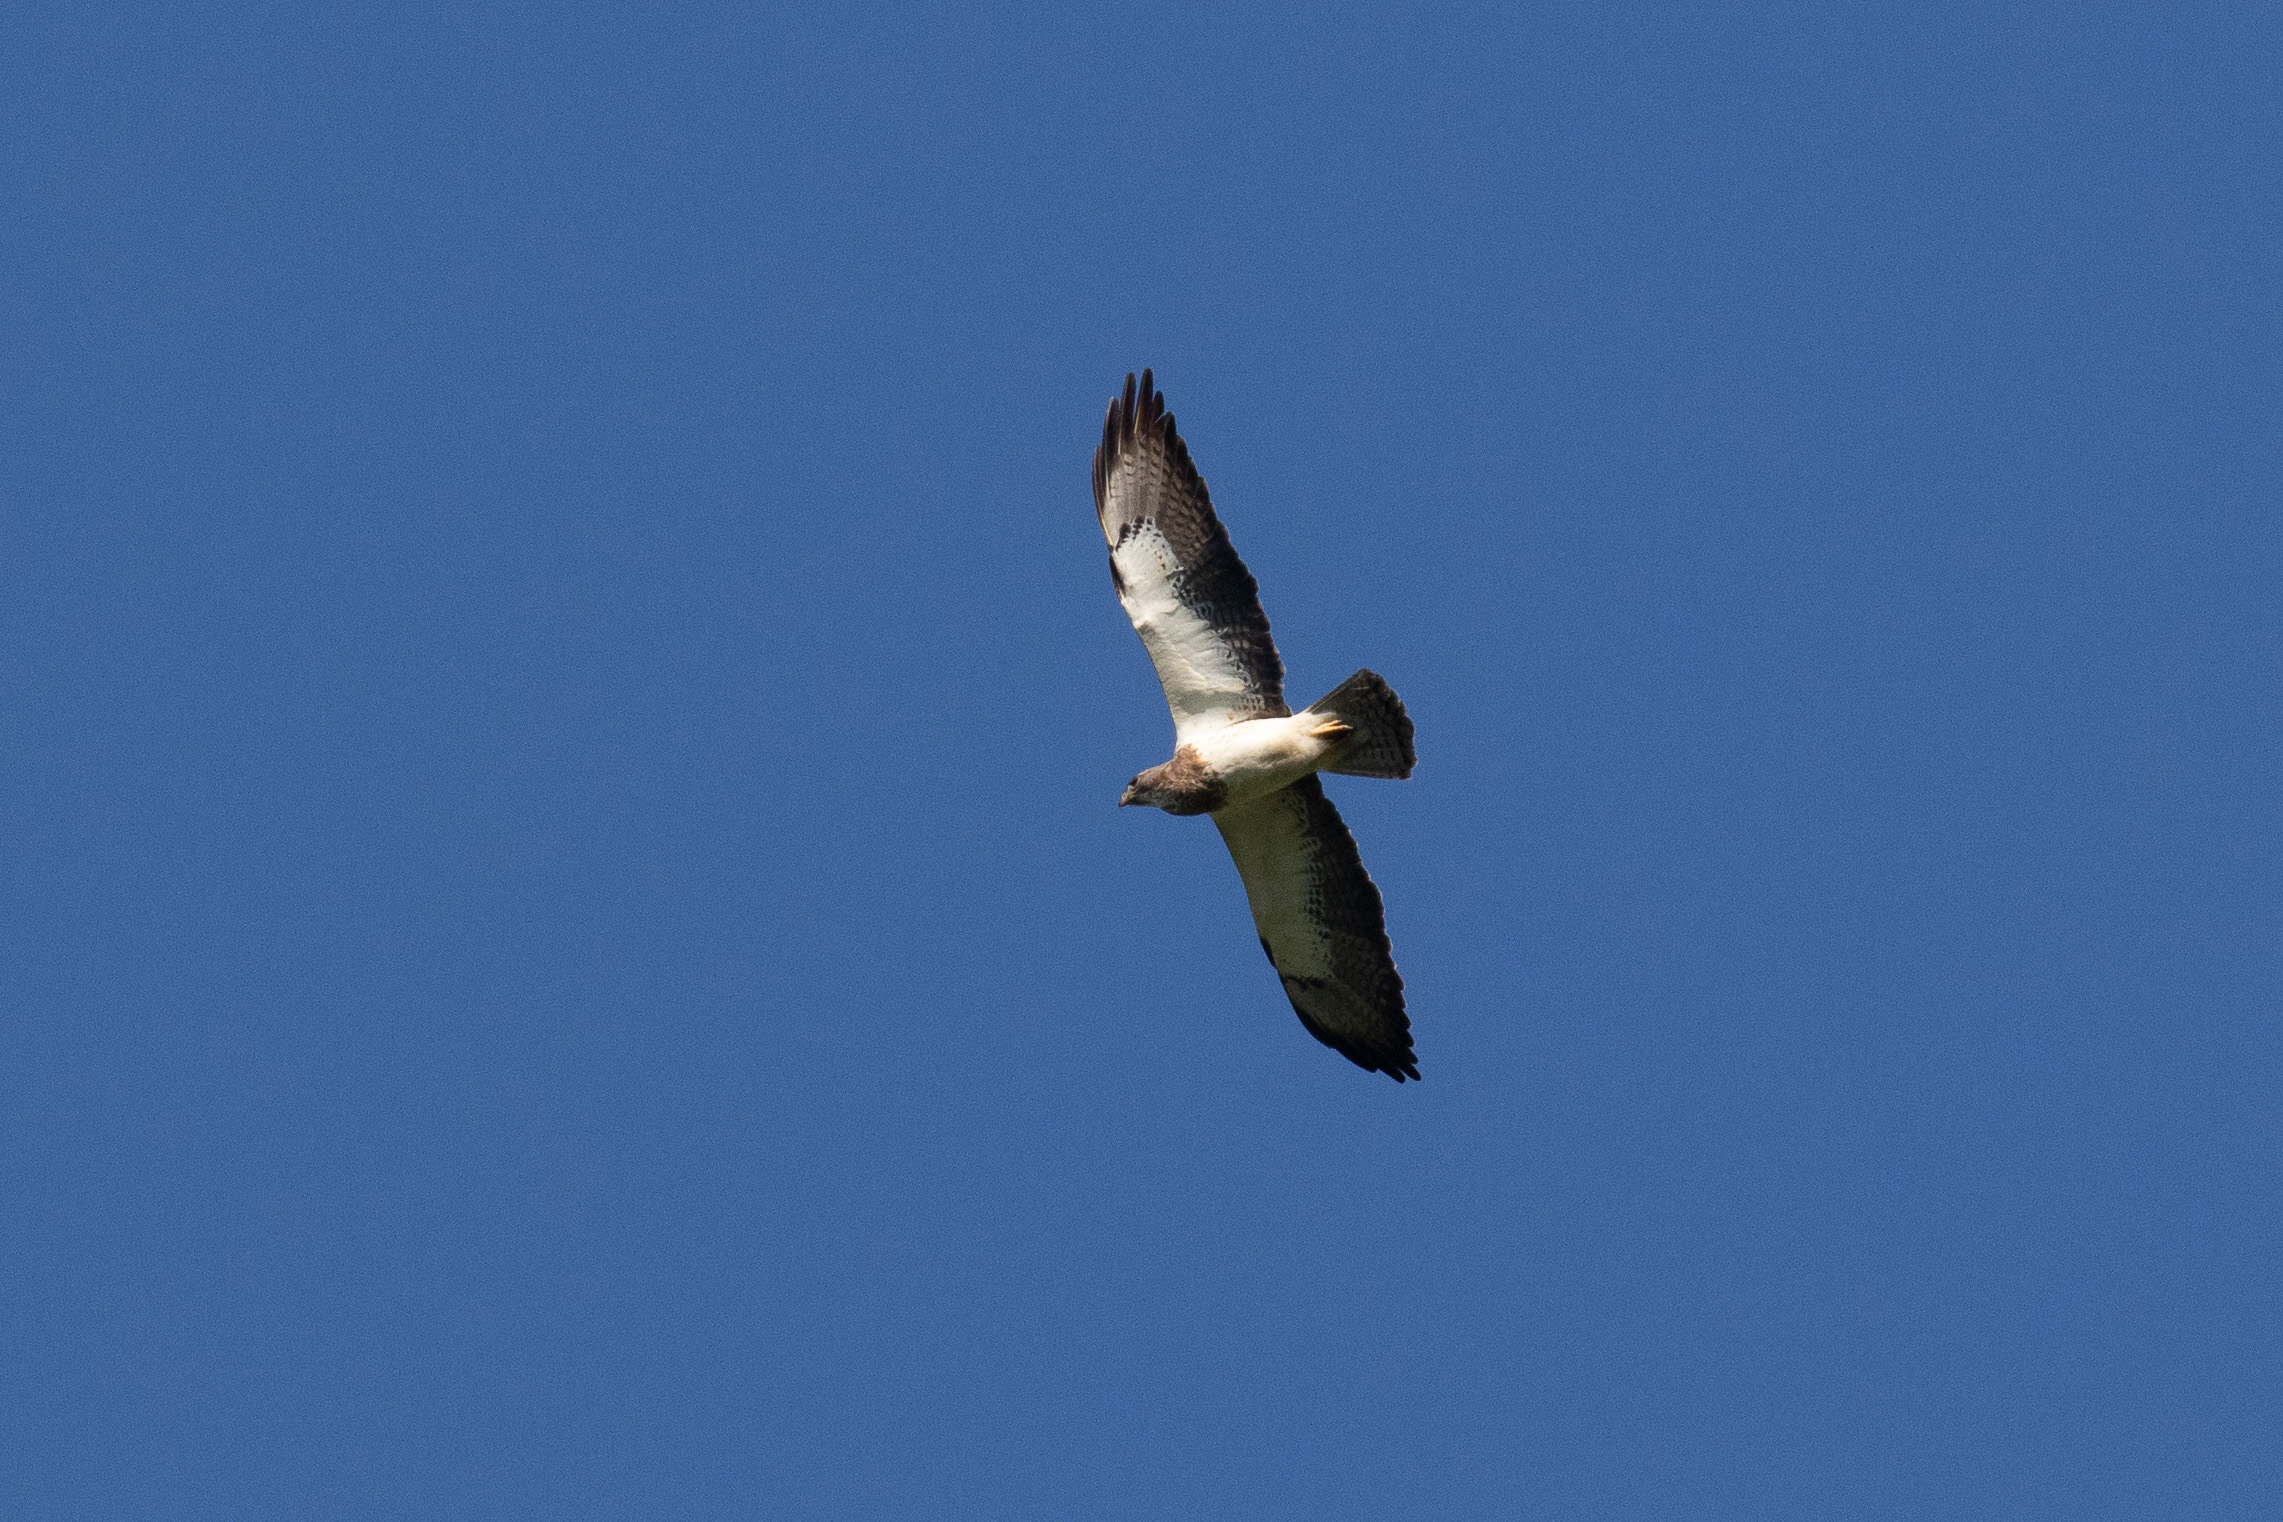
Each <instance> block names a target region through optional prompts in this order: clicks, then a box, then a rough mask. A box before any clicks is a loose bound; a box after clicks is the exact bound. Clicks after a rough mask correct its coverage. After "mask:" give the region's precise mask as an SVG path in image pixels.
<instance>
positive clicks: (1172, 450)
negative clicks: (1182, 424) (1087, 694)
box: [1094, 370, 1291, 721]
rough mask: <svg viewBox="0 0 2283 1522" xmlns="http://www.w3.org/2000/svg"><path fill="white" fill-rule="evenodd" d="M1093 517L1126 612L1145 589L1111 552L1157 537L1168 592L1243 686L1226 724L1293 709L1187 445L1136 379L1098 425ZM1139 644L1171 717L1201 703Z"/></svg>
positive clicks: (1145, 379) (1157, 398)
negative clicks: (1145, 535) (1138, 538)
mask: <svg viewBox="0 0 2283 1522" xmlns="http://www.w3.org/2000/svg"><path fill="white" fill-rule="evenodd" d="M1094 511H1095V515H1096V516H1097V517H1098V518H1099V519H1100V521H1101V525H1102V537H1103V538H1104V539H1105V540H1106V541H1108V543H1109V546H1110V551H1111V558H1110V575H1111V578H1112V580H1113V582H1114V583H1115V584H1116V586H1117V590H1118V597H1119V600H1120V601H1121V602H1124V603H1126V604H1127V612H1128V614H1129V616H1135V617H1136V626H1137V627H1140V620H1139V617H1138V615H1135V613H1134V602H1133V600H1132V599H1133V597H1134V596H1135V595H1137V594H1141V593H1144V592H1146V591H1148V590H1150V589H1147V588H1141V587H1129V586H1128V585H1127V584H1126V578H1125V577H1124V576H1123V575H1122V574H1121V573H1120V571H1119V566H1118V558H1119V557H1118V550H1119V548H1120V546H1122V545H1124V544H1125V543H1126V542H1127V541H1128V540H1129V539H1131V538H1132V537H1133V536H1134V535H1136V534H1138V533H1140V532H1141V531H1142V530H1143V529H1144V528H1146V527H1151V526H1154V527H1155V528H1156V530H1157V532H1158V533H1159V534H1161V535H1162V536H1164V540H1165V543H1166V546H1167V548H1168V549H1169V550H1170V551H1171V553H1172V556H1173V559H1174V561H1175V562H1176V564H1175V567H1174V568H1173V570H1172V571H1171V573H1170V575H1169V576H1168V577H1167V582H1168V587H1169V590H1170V591H1171V593H1172V595H1173V597H1174V598H1175V600H1176V601H1177V602H1178V603H1179V604H1180V605H1181V607H1182V609H1183V610H1184V611H1185V612H1186V613H1187V614H1188V615H1189V616H1190V617H1192V618H1194V619H1195V620H1196V621H1197V622H1198V623H1200V624H1202V625H1204V626H1205V627H1206V628H1208V629H1209V630H1210V631H1211V633H1212V638H1213V642H1214V644H1215V645H1216V646H1217V647H1218V648H1219V650H1220V652H1221V656H1222V658H1223V659H1224V660H1225V662H1226V665H1227V669H1228V671H1229V672H1230V673H1231V675H1230V677H1229V680H1230V681H1231V682H1232V683H1233V684H1235V685H1238V686H1241V689H1242V690H1241V694H1230V695H1229V701H1228V702H1227V704H1226V707H1227V715H1228V718H1229V719H1230V720H1232V721H1234V720H1239V719H1254V718H1273V717H1281V716H1282V715H1284V714H1286V713H1289V712H1290V711H1291V710H1290V709H1288V708H1287V707H1285V704H1284V663H1283V662H1282V661H1281V660H1280V659H1278V657H1277V653H1276V642H1275V640H1274V639H1272V638H1271V637H1270V635H1269V632H1268V615H1267V614H1265V613H1263V612H1262V611H1261V606H1260V589H1259V586H1258V585H1257V584H1256V583H1255V582H1254V581H1253V578H1252V573H1251V572H1250V571H1247V570H1246V569H1245V564H1244V562H1243V561H1242V560H1240V559H1238V558H1237V552H1236V550H1235V548H1234V547H1233V546H1231V545H1230V543H1229V535H1228V531H1227V530H1226V529H1224V528H1222V527H1221V520H1220V519H1219V518H1218V517H1217V516H1216V515H1215V514H1214V512H1213V500H1212V498H1211V496H1210V495H1209V494H1208V493H1207V492H1206V490H1205V480H1204V478H1203V477H1202V476H1200V475H1199V474H1198V473H1197V467H1196V466H1195V465H1194V464H1192V463H1191V461H1190V459H1189V446H1188V445H1187V444H1185V443H1183V442H1182V439H1181V435H1180V434H1179V433H1178V432H1176V431H1175V429H1174V425H1173V414H1172V413H1170V412H1168V411H1166V410H1165V398H1164V397H1163V396H1161V395H1159V394H1158V391H1157V389H1156V387H1155V386H1154V385H1152V384H1151V379H1150V372H1149V371H1147V370H1144V371H1142V373H1141V379H1140V381H1139V383H1138V384H1137V383H1136V381H1135V379H1134V377H1133V376H1132V375H1130V374H1129V375H1127V377H1126V388H1125V392H1124V394H1123V395H1121V396H1118V397H1116V398H1113V399H1112V400H1111V402H1110V410H1109V414H1108V415H1107V416H1106V417H1105V418H1104V419H1103V420H1102V443H1101V447H1099V448H1098V449H1096V450H1095V451H1094ZM1142 637H1143V640H1144V642H1145V643H1149V644H1150V655H1151V659H1152V660H1153V661H1154V662H1156V664H1157V667H1158V679H1159V681H1160V682H1162V683H1163V684H1164V685H1165V689H1166V698H1167V700H1168V702H1170V703H1171V704H1172V706H1173V709H1174V712H1175V715H1176V716H1177V717H1179V716H1181V715H1182V714H1184V713H1185V712H1188V711H1192V710H1193V709H1194V707H1195V706H1196V704H1197V702H1198V701H1199V699H1198V697H1197V695H1196V694H1194V693H1190V692H1186V691H1185V689H1184V684H1185V683H1186V681H1187V680H1188V673H1185V672H1183V671H1181V670H1178V669H1170V670H1169V669H1168V666H1167V663H1166V661H1165V660H1164V659H1163V658H1162V655H1161V651H1160V648H1159V646H1158V645H1157V644H1156V643H1153V642H1151V631H1149V630H1147V629H1144V630H1143V631H1142Z"/></svg>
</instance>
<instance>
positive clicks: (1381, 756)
mask: <svg viewBox="0 0 2283 1522" xmlns="http://www.w3.org/2000/svg"><path fill="white" fill-rule="evenodd" d="M1308 711H1309V712H1310V713H1320V714H1325V715H1328V716H1330V717H1333V718H1337V719H1338V720H1339V721H1340V722H1341V723H1343V724H1345V725H1347V726H1348V727H1349V728H1351V729H1353V730H1354V731H1355V738H1354V739H1352V740H1350V741H1349V742H1348V745H1347V748H1346V749H1345V750H1343V751H1341V752H1340V759H1339V761H1338V763H1337V764H1336V765H1332V766H1327V767H1325V768H1324V770H1325V771H1328V772H1339V773H1341V774H1342V775H1344V776H1349V777H1408V776H1410V775H1411V768H1412V767H1413V766H1414V765H1416V764H1417V763H1418V759H1419V758H1418V756H1417V755H1416V754H1414V753H1413V751H1412V749H1411V715H1409V714H1407V713H1405V712H1404V711H1403V700H1402V699H1401V698H1399V697H1397V696H1396V695H1395V689H1394V688H1392V687H1390V686H1388V685H1387V683H1386V682H1385V681H1383V680H1381V679H1380V676H1379V674H1378V673H1377V672H1373V671H1359V672H1357V673H1356V674H1355V675H1354V676H1351V677H1349V678H1348V679H1347V680H1346V681H1344V682H1342V683H1340V685H1339V686H1337V687H1334V688H1333V689H1332V690H1331V691H1330V692H1327V693H1325V694H1324V695H1323V696H1322V697H1320V698H1318V699H1317V700H1316V701H1315V702H1313V703H1311V704H1309V705H1308Z"/></svg>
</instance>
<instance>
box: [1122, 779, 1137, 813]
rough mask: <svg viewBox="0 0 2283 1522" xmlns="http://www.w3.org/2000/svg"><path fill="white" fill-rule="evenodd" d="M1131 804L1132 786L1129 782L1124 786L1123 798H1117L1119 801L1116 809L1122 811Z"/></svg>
mask: <svg viewBox="0 0 2283 1522" xmlns="http://www.w3.org/2000/svg"><path fill="white" fill-rule="evenodd" d="M1133 802H1134V785H1133V784H1132V783H1131V782H1129V783H1127V784H1126V791H1125V795H1124V796H1123V797H1121V798H1119V799H1118V807H1119V808H1121V809H1122V808H1126V807H1128V806H1129V805H1131V804H1132V803H1133Z"/></svg>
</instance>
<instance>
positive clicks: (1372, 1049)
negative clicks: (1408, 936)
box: [1212, 776, 1419, 1083]
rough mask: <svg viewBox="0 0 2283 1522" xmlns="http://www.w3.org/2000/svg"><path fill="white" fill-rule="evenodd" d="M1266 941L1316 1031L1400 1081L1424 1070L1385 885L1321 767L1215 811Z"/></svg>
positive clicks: (1295, 1003) (1289, 993)
mask: <svg viewBox="0 0 2283 1522" xmlns="http://www.w3.org/2000/svg"><path fill="white" fill-rule="evenodd" d="M1212 817H1213V822H1214V823H1215V824H1216V825H1219V826H1220V829H1221V838H1222V839H1223V840H1225V841H1226V842H1227V843H1228V847H1229V854H1230V855H1231V856H1232V857H1234V858H1235V859H1236V863H1237V871H1238V873H1239V875H1241V876H1242V877H1243V878H1244V883H1245V897H1246V898H1247V900H1248V901H1249V902H1250V903H1251V905H1252V914H1253V925H1254V927H1255V928H1256V929H1257V930H1258V931H1259V932H1260V944H1261V949H1262V950H1263V951H1266V952H1267V953H1268V960H1269V962H1270V964H1271V965H1272V966H1274V967H1275V968H1276V974H1277V978H1278V980H1279V981H1281V982H1282V983H1283V985H1284V993H1285V996H1286V997H1287V998H1289V999H1290V1000H1291V1001H1292V1009H1293V1012H1294V1013H1295V1014H1297V1015H1298V1016H1299V1017H1300V1023H1301V1024H1302V1025H1304V1026H1306V1027H1307V1029H1308V1034H1310V1035H1311V1036H1314V1037H1315V1038H1316V1039H1317V1040H1318V1041H1321V1042H1323V1043H1324V1045H1326V1046H1328V1047H1330V1048H1332V1050H1334V1051H1336V1052H1338V1053H1339V1054H1340V1055H1341V1056H1343V1057H1345V1058H1347V1059H1348V1060H1349V1061H1350V1062H1352V1063H1354V1064H1355V1065H1356V1066H1358V1067H1360V1068H1363V1069H1365V1070H1367V1071H1369V1072H1374V1073H1385V1074H1387V1075H1388V1076H1389V1077H1390V1078H1393V1079H1394V1080H1395V1081H1396V1082H1397V1083H1401V1082H1402V1081H1403V1080H1405V1079H1406V1078H1417V1077H1418V1076H1419V1064H1418V1059H1417V1058H1416V1057H1415V1056H1414V1055H1413V1054H1412V1050H1411V1019H1410V1017H1409V1016H1408V1015H1407V1014H1405V1013H1404V1008H1403V978H1402V976H1401V974H1399V973H1397V972H1396V970H1395V952H1394V947H1393V946H1392V945H1391V944H1390V943H1389V941H1388V939H1387V920H1386V916H1385V914H1384V912H1383V911H1382V909H1381V906H1380V900H1379V889H1378V887H1377V886H1376V885H1375V884H1374V883H1373V882H1372V880H1371V875H1370V874H1369V873H1367V872H1366V871H1364V868H1363V858H1362V857H1361V856H1360V855H1359V854H1357V851H1356V842H1355V837H1354V836H1353V835H1351V834H1349V833H1348V827H1347V823H1346V821H1344V820H1342V819H1341V818H1340V812H1339V810H1338V809H1336V808H1334V807H1332V800H1331V799H1329V798H1327V797H1325V796H1324V785H1323V784H1322V783H1321V782H1319V781H1317V780H1316V778H1315V777H1313V776H1307V777H1302V778H1301V779H1300V780H1299V781H1298V782H1295V783H1293V784H1292V785H1291V786H1290V787H1287V788H1283V789H1280V790H1279V791H1277V792H1274V793H1271V794H1269V795H1268V796H1267V797H1266V798H1261V799H1257V800H1255V801H1253V802H1251V803H1246V804H1237V805H1232V806H1231V807H1229V808H1227V809H1224V810H1222V811H1221V812H1219V813H1217V814H1215V815H1213V816H1212Z"/></svg>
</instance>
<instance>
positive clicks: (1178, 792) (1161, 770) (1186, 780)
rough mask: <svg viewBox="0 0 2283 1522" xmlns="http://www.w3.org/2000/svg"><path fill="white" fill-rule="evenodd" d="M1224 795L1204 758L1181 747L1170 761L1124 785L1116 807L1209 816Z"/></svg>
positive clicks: (1187, 747) (1154, 767)
mask: <svg viewBox="0 0 2283 1522" xmlns="http://www.w3.org/2000/svg"><path fill="white" fill-rule="evenodd" d="M1228 796H1229V790H1228V788H1227V787H1225V786H1224V785H1223V784H1222V782H1221V779H1220V778H1218V777H1216V776H1214V775H1213V769H1212V768H1211V767H1209V766H1207V765H1206V764H1205V761H1204V758H1203V757H1201V756H1199V755H1198V754H1197V752H1196V751H1195V750H1194V749H1192V748H1191V747H1189V746H1186V745H1184V746H1182V747H1181V748H1180V749H1179V750H1177V751H1175V752H1174V753H1173V759H1172V760H1171V761H1168V762H1166V763H1165V764H1164V765H1162V766H1153V767H1151V768H1150V769H1149V770H1148V771H1146V772H1143V773H1142V774H1141V775H1140V776H1138V777H1136V778H1134V780H1133V781H1131V782H1129V783H1127V784H1126V795H1125V796H1124V797H1123V798H1120V799H1119V800H1118V807H1120V808H1124V807H1125V806H1126V805H1127V804H1129V803H1139V804H1145V805H1147V806H1148V807H1150V808H1153V809H1163V810H1165V811H1166V812H1167V813H1168V814H1210V813H1212V812H1213V810H1215V809H1217V808H1219V807H1220V806H1221V805H1222V803H1223V802H1225V801H1226V800H1227V798H1228Z"/></svg>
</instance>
